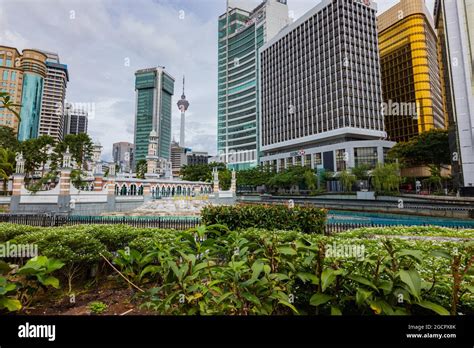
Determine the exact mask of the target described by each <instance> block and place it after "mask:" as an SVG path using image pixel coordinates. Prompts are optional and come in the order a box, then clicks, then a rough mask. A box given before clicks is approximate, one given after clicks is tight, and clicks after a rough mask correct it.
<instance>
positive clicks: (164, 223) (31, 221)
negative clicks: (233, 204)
mask: <svg viewBox="0 0 474 348" xmlns="http://www.w3.org/2000/svg"><path fill="white" fill-rule="evenodd" d="M0 222H9V223H13V224H21V225H29V226H40V227H57V226H74V225H129V226H133V227H142V228H166V229H176V230H187V229H189V228H193V227H196V226H198V225H199V224H200V223H201V219H200V218H189V217H182V218H181V217H150V218H137V217H131V216H118V217H110V216H62V215H56V216H51V215H9V214H3V215H0Z"/></svg>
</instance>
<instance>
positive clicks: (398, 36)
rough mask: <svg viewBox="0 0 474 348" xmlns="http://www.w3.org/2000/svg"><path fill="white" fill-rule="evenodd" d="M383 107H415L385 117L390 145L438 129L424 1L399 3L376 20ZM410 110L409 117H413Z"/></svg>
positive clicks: (430, 26)
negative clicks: (395, 105) (392, 105)
mask: <svg viewBox="0 0 474 348" xmlns="http://www.w3.org/2000/svg"><path fill="white" fill-rule="evenodd" d="M378 32H379V49H380V64H381V68H382V90H383V99H384V102H386V103H388V104H393V103H397V104H398V105H401V103H405V104H408V103H409V104H408V105H410V104H411V105H415V106H414V107H411V108H409V107H408V108H406V110H402V112H398V113H397V114H395V115H391V114H389V113H388V112H387V113H386V114H385V129H386V131H387V134H388V138H389V139H390V140H393V141H397V142H398V141H408V140H410V139H411V138H412V137H414V136H416V135H418V134H420V133H422V132H426V131H429V130H431V129H436V128H444V127H445V124H446V120H445V117H444V114H443V101H442V93H441V81H440V71H439V66H438V59H437V45H436V32H435V30H434V23H433V19H432V17H431V15H430V13H429V11H428V8H427V7H426V4H425V1H424V0H401V1H400V2H399V3H398V4H396V5H394V6H393V7H391V8H390V9H388V10H387V11H385V12H384V13H382V14H381V15H380V16H379V17H378ZM413 110H415V111H413Z"/></svg>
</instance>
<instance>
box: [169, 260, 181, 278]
mask: <svg viewBox="0 0 474 348" xmlns="http://www.w3.org/2000/svg"><path fill="white" fill-rule="evenodd" d="M168 266H169V267H170V268H171V270H172V271H173V273H174V274H175V275H176V277H177V278H178V279H181V272H180V271H179V269H178V266H177V265H176V263H175V262H173V261H168Z"/></svg>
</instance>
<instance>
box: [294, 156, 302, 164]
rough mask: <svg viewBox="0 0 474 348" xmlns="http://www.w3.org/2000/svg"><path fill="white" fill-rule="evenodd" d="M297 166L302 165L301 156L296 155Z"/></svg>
mask: <svg viewBox="0 0 474 348" xmlns="http://www.w3.org/2000/svg"><path fill="white" fill-rule="evenodd" d="M295 166H301V156H296V157H295Z"/></svg>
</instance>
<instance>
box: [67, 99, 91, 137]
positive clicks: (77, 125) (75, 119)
mask: <svg viewBox="0 0 474 348" xmlns="http://www.w3.org/2000/svg"><path fill="white" fill-rule="evenodd" d="M65 109H66V111H65V113H64V124H65V127H64V134H65V136H66V135H67V134H76V135H77V134H80V133H87V125H88V117H89V114H88V112H87V111H86V110H84V109H83V108H80V107H74V106H73V105H72V104H70V103H67V104H66V107H65Z"/></svg>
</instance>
